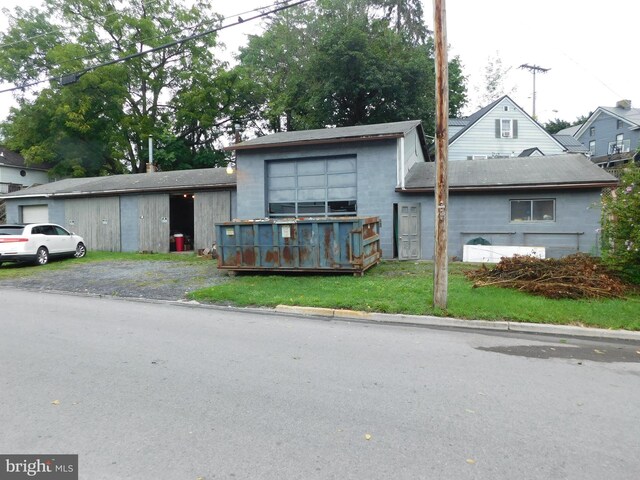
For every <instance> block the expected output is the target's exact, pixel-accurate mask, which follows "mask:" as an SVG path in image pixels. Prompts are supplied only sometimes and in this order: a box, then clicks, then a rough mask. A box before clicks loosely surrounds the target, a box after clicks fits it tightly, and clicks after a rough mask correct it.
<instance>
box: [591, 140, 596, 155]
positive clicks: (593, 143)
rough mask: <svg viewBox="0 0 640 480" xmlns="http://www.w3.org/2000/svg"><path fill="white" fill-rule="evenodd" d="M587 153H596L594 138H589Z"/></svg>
mask: <svg viewBox="0 0 640 480" xmlns="http://www.w3.org/2000/svg"><path fill="white" fill-rule="evenodd" d="M589 153H590V154H591V155H595V154H596V141H595V140H591V141H590V142H589Z"/></svg>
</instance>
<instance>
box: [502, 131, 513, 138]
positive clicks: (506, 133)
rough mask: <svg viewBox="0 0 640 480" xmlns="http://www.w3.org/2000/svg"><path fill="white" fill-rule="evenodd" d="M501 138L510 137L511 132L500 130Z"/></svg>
mask: <svg viewBox="0 0 640 480" xmlns="http://www.w3.org/2000/svg"><path fill="white" fill-rule="evenodd" d="M502 138H511V132H502Z"/></svg>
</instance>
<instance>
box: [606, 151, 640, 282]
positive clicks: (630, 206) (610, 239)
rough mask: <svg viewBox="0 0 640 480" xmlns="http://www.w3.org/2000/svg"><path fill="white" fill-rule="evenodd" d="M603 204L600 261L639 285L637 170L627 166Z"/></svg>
mask: <svg viewBox="0 0 640 480" xmlns="http://www.w3.org/2000/svg"><path fill="white" fill-rule="evenodd" d="M602 200H603V201H602V259H603V261H604V262H605V263H606V264H607V265H608V266H609V267H611V268H613V269H614V270H616V271H618V272H619V273H620V275H621V276H623V277H625V278H626V279H627V280H630V281H632V282H634V283H637V284H640V222H639V221H638V219H640V166H638V165H637V164H634V163H631V164H629V165H628V166H627V167H626V168H625V169H624V172H623V174H622V176H621V177H620V186H619V187H618V188H617V189H615V190H613V191H612V192H611V195H610V196H603V199H602Z"/></svg>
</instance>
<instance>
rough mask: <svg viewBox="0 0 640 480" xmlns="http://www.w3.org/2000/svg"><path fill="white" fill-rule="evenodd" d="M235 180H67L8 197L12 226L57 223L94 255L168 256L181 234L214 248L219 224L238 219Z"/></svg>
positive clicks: (207, 176)
mask: <svg viewBox="0 0 640 480" xmlns="http://www.w3.org/2000/svg"><path fill="white" fill-rule="evenodd" d="M235 183H236V179H235V174H232V175H229V174H228V173H226V171H225V169H222V168H209V169H199V170H180V171H174V172H153V173H139V174H131V175H113V176H109V177H93V178H69V179H65V180H60V181H58V182H52V183H49V184H46V185H40V186H36V187H32V188H27V189H24V190H20V191H17V192H13V193H11V194H9V195H5V196H4V197H3V198H4V199H5V200H6V210H7V212H6V213H7V222H8V223H23V222H24V223H35V222H53V223H58V224H60V225H62V226H65V227H66V228H68V229H69V230H72V231H74V232H75V233H77V234H79V235H81V236H83V237H84V239H85V243H86V244H87V248H88V249H90V250H106V251H123V252H137V251H149V252H160V253H163V252H169V251H170V250H172V247H174V246H175V245H174V244H172V242H171V240H172V239H174V235H175V234H176V233H181V234H182V235H184V236H185V238H186V239H187V242H188V243H187V244H188V245H189V247H190V249H195V250H198V249H205V248H211V247H212V245H213V244H214V243H215V231H214V225H215V223H219V222H225V221H228V220H230V219H231V218H233V216H234V215H235V198H236V197H235Z"/></svg>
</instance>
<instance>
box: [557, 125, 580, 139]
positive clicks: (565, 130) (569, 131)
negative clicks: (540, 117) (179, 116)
mask: <svg viewBox="0 0 640 480" xmlns="http://www.w3.org/2000/svg"><path fill="white" fill-rule="evenodd" d="M581 126H582V124H581V123H580V124H578V125H571V126H570V127H567V128H563V129H562V130H558V132H557V133H556V135H571V136H573V135H575V133H576V132H577V131H578V130H579V129H580V127H581Z"/></svg>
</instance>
